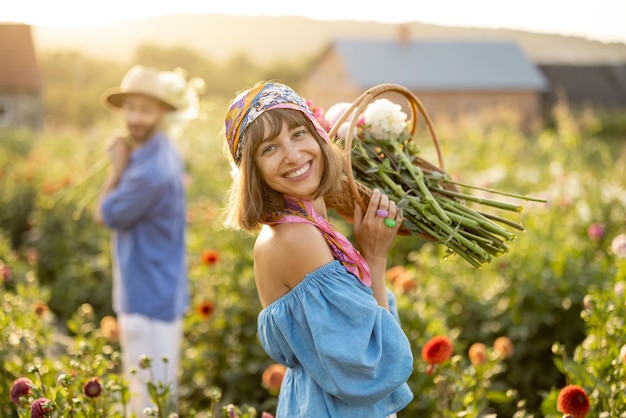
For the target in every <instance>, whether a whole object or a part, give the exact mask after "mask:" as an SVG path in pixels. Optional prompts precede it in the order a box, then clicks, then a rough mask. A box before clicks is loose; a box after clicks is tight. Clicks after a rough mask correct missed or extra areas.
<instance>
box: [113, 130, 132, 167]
mask: <svg viewBox="0 0 626 418" xmlns="http://www.w3.org/2000/svg"><path fill="white" fill-rule="evenodd" d="M107 152H108V154H109V158H110V159H111V164H112V165H113V172H114V173H115V174H117V175H118V176H121V175H122V173H123V172H124V169H126V166H127V165H128V158H129V156H130V152H131V148H130V146H129V145H128V142H127V141H126V139H125V138H124V137H122V136H116V137H113V138H112V139H111V141H110V143H109V147H108V149H107Z"/></svg>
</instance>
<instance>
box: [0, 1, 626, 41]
mask: <svg viewBox="0 0 626 418" xmlns="http://www.w3.org/2000/svg"><path fill="white" fill-rule="evenodd" d="M3 3H4V4H3V5H2V7H1V8H0V22H1V21H9V22H20V23H27V24H31V25H34V26H47V27H85V26H98V25H104V24H107V23H113V22H117V21H124V20H139V19H143V18H146V17H150V16H160V15H167V14H173V13H196V14H205V13H223V14H231V15H248V16H250V15H266V16H279V15H295V16H303V17H308V18H312V19H320V20H357V21H367V20H372V21H378V22H381V23H399V22H407V21H411V22H412V21H415V22H423V23H434V24H439V25H445V26H466V27H483V28H509V29H521V30H528V31H532V32H544V33H556V34H562V35H575V36H583V37H586V38H589V39H594V40H599V41H603V42H623V43H626V0H524V1H519V0H428V1H425V0H378V1H371V0H360V1H348V0H343V1H342V0H314V1H311V0H265V1H261V0H238V1H229V0H222V1H212V0H150V1H143V0H107V1H87V0H17V1H10V0H4V1H3Z"/></svg>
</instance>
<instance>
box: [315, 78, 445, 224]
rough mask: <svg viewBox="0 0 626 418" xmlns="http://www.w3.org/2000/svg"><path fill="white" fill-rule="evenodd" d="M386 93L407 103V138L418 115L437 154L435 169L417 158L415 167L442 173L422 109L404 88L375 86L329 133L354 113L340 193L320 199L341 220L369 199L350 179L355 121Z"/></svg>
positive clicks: (431, 129) (434, 139)
mask: <svg viewBox="0 0 626 418" xmlns="http://www.w3.org/2000/svg"><path fill="white" fill-rule="evenodd" d="M387 93H399V94H400V95H402V96H404V98H405V99H406V100H407V102H408V105H409V109H410V120H409V127H410V133H411V136H413V135H414V133H415V130H416V128H417V125H418V117H419V115H420V114H421V116H422V118H423V120H424V122H425V124H426V128H427V129H428V133H429V134H430V138H431V140H432V142H433V144H434V146H435V150H436V152H437V159H438V165H435V164H432V163H430V162H428V161H426V160H424V159H423V158H421V157H420V156H416V158H415V164H416V165H417V166H419V167H420V168H421V169H422V170H423V171H424V172H433V171H438V172H441V173H444V172H445V164H444V160H443V153H442V151H441V146H440V144H439V139H438V138H437V134H436V132H435V129H434V127H433V123H432V121H431V119H430V117H429V116H428V113H427V112H426V109H425V108H424V106H423V105H422V103H421V102H420V100H419V99H418V98H417V97H416V96H415V94H413V92H411V91H410V90H408V89H407V88H405V87H403V86H401V85H398V84H392V83H389V84H379V85H377V86H374V87H372V88H370V89H369V90H367V91H365V92H364V93H363V94H361V95H360V96H359V97H358V98H357V99H356V100H355V101H354V102H353V103H352V105H351V106H350V107H349V108H348V109H347V110H346V111H345V112H344V114H343V115H342V116H341V117H340V118H339V120H337V122H336V123H335V125H334V126H333V128H332V129H331V130H330V133H329V136H330V137H331V138H334V137H335V136H336V135H337V131H338V129H339V127H340V126H341V125H342V124H343V123H344V122H345V121H346V119H347V118H348V116H349V115H350V114H352V112H353V111H354V116H353V118H352V120H351V122H350V127H349V129H348V131H347V134H346V138H345V142H344V148H345V153H344V155H345V167H346V174H345V176H343V178H342V183H341V188H340V190H338V191H336V192H334V193H331V194H328V195H326V196H325V197H324V200H325V201H326V205H327V206H328V207H330V208H332V209H335V210H336V211H337V212H338V213H339V214H340V215H342V216H343V217H344V218H347V219H352V217H353V215H354V202H355V201H356V202H357V204H358V205H360V206H361V208H363V210H364V211H365V209H366V208H367V205H368V203H369V200H370V196H371V194H372V191H371V190H370V189H369V188H367V187H366V186H364V185H363V184H361V183H359V182H358V181H356V179H355V178H354V174H353V172H352V157H351V153H350V150H351V149H352V141H353V136H354V132H355V128H356V124H357V121H358V119H359V117H360V115H361V114H362V113H363V112H364V111H365V109H366V108H367V105H369V104H370V103H372V102H373V101H374V100H376V99H377V98H379V97H380V96H381V95H383V94H387ZM441 187H443V188H446V189H449V190H454V191H456V187H455V186H454V185H452V184H449V183H442V184H441ZM400 233H401V234H410V232H409V231H408V230H406V229H404V228H402V229H401V230H400Z"/></svg>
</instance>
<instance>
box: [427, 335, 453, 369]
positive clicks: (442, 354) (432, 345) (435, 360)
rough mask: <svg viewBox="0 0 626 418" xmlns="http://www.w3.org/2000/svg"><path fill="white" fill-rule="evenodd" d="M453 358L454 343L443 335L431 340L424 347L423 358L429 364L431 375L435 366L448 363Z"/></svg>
mask: <svg viewBox="0 0 626 418" xmlns="http://www.w3.org/2000/svg"><path fill="white" fill-rule="evenodd" d="M450 357H452V341H451V340H450V339H449V338H448V337H446V336H443V335H438V336H436V337H433V338H431V339H430V340H429V341H428V342H427V343H426V344H424V347H422V358H423V359H424V361H425V362H426V363H428V368H427V369H426V373H427V374H431V373H432V372H433V370H434V365H435V364H440V363H443V362H444V361H448V360H449V359H450Z"/></svg>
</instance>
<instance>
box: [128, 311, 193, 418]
mask: <svg viewBox="0 0 626 418" xmlns="http://www.w3.org/2000/svg"><path fill="white" fill-rule="evenodd" d="M182 322H183V321H182V319H177V320H175V321H172V322H164V321H159V320H156V319H152V318H148V317H146V316H143V315H137V314H121V315H118V323H119V330H120V346H121V349H122V367H123V369H124V376H125V377H126V379H127V381H128V383H129V389H130V395H131V397H130V401H129V405H128V406H129V409H130V411H129V412H130V414H131V416H132V415H133V414H135V415H136V416H137V417H145V416H146V415H145V414H144V412H143V411H144V409H145V408H150V407H153V406H154V405H153V403H152V401H151V400H150V395H149V394H148V388H147V385H146V382H148V381H150V379H151V378H154V381H153V383H154V384H155V385H157V387H159V382H163V384H164V385H169V387H170V394H172V395H173V396H174V402H176V400H177V396H176V393H177V389H178V370H179V365H180V350H181V340H182V336H183V324H182ZM142 355H147V356H149V357H150V358H151V359H152V375H151V373H150V369H145V370H143V369H141V368H140V367H139V359H140V358H141V356H142ZM164 357H165V358H167V363H164V362H163V358H164ZM131 369H136V371H137V372H136V373H135V374H131V373H130V370H131Z"/></svg>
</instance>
